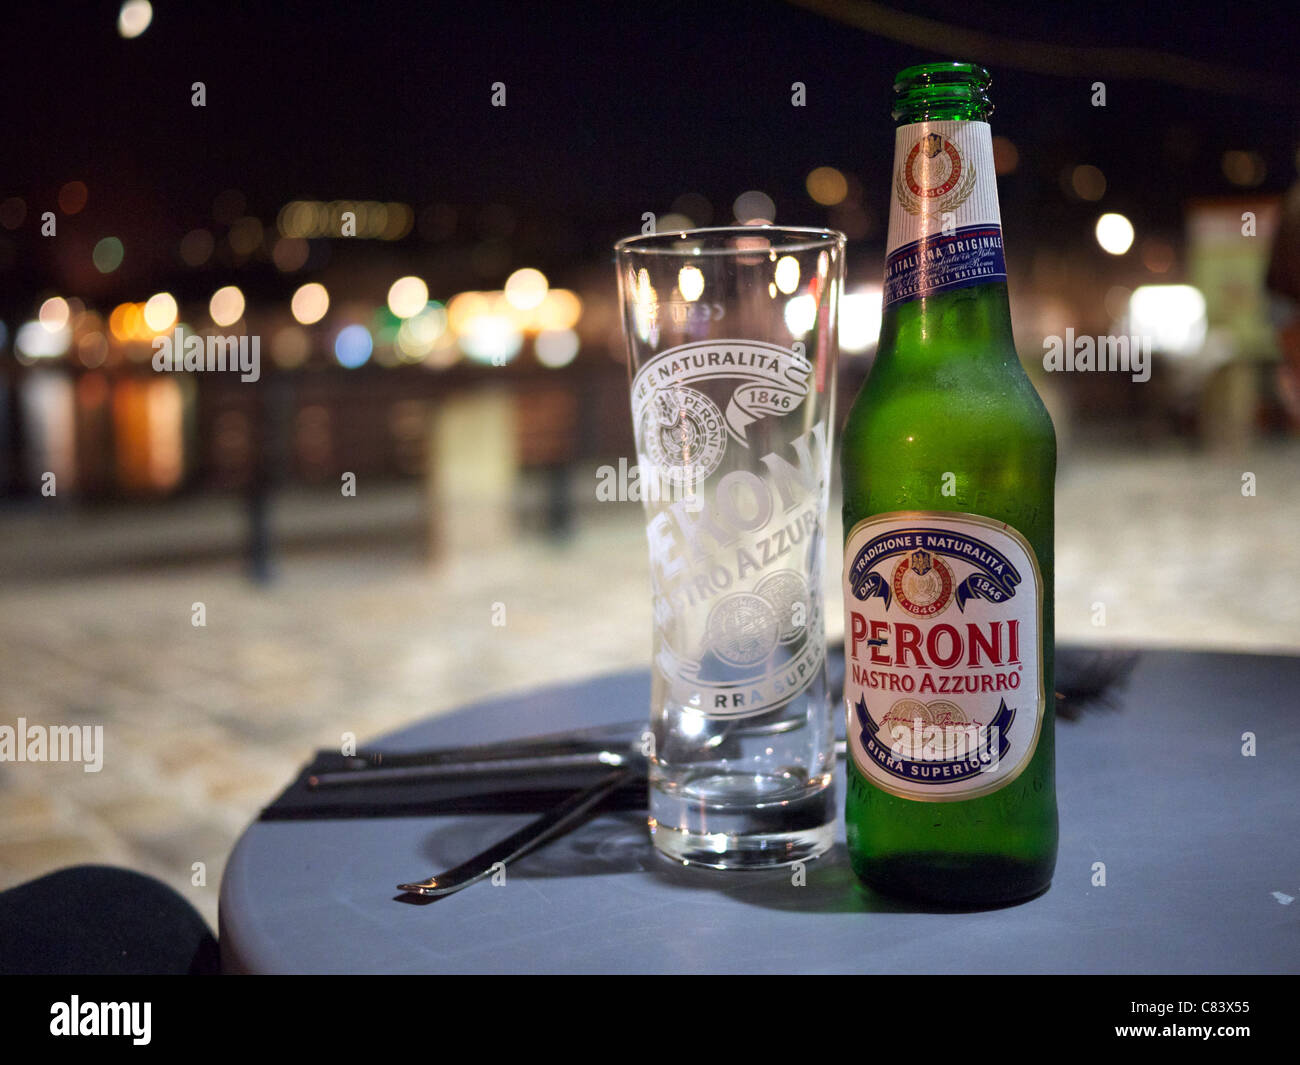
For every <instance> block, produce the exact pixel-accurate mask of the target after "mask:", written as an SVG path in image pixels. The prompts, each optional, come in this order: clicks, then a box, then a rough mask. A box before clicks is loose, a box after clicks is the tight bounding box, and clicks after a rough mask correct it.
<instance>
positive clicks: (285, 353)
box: [271, 325, 311, 370]
mask: <svg viewBox="0 0 1300 1065" xmlns="http://www.w3.org/2000/svg"><path fill="white" fill-rule="evenodd" d="M310 355H311V336H310V334H309V333H308V332H307V330H305V329H304V328H303V327H302V326H300V325H286V326H282V327H281V328H279V329H277V330H276V331H275V332H274V333H272V334H271V358H272V359H274V360H275V364H276V365H277V366H279V367H280V368H281V369H285V370H295V369H297V368H298V367H299V366H301V365H302V364H303V363H305V362H306V361H307V358H308V356H310Z"/></svg>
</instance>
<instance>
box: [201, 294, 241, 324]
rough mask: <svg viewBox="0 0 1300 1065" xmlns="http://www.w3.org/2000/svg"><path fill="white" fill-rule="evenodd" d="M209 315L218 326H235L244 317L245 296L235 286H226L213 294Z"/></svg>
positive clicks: (209, 302) (209, 305) (209, 303)
mask: <svg viewBox="0 0 1300 1065" xmlns="http://www.w3.org/2000/svg"><path fill="white" fill-rule="evenodd" d="M208 315H209V316H210V317H211V318H212V321H213V322H215V323H216V324H217V325H222V326H225V325H234V324H235V323H236V322H237V321H239V319H241V318H242V317H243V316H244V294H243V293H242V292H240V291H239V288H238V287H237V286H235V285H226V286H225V287H224V288H219V289H217V291H216V292H214V293H212V299H210V300H209V301H208Z"/></svg>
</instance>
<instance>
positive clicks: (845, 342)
mask: <svg viewBox="0 0 1300 1065" xmlns="http://www.w3.org/2000/svg"><path fill="white" fill-rule="evenodd" d="M883 303H884V293H883V290H882V289H880V288H867V289H863V290H862V291H860V292H850V293H847V294H846V295H844V296H843V297H842V298H841V299H840V349H841V350H843V351H848V352H852V353H857V352H860V351H866V350H867V349H868V348H870V347H871V346H872V345H874V344H875V343H876V341H878V340H879V339H880V321H881V317H882V315H883V313H884V307H883Z"/></svg>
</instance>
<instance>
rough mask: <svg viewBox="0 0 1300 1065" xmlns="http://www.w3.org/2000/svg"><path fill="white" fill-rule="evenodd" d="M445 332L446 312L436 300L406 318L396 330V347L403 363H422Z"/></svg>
mask: <svg viewBox="0 0 1300 1065" xmlns="http://www.w3.org/2000/svg"><path fill="white" fill-rule="evenodd" d="M446 331H447V311H446V309H445V308H444V307H443V306H442V304H441V303H438V302H437V301H436V300H434V301H432V302H430V303H428V304H426V305H425V308H424V310H422V311H420V313H419V314H416V315H413V316H412V317H410V318H407V319H406V321H404V322H403V323H402V324H401V326H400V327H399V328H398V330H397V340H396V347H397V351H398V354H399V356H400V357H401V359H402V360H403V361H404V362H422V361H423V360H424V359H426V358H428V356H429V355H430V354H431V353H432V352H433V349H434V348H435V347H436V346H437V344H438V341H439V340H441V339H442V336H443V334H444V333H445V332H446Z"/></svg>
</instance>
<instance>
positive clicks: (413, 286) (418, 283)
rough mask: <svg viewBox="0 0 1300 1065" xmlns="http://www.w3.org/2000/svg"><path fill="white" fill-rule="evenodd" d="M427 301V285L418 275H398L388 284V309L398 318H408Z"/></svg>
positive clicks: (417, 311) (417, 312)
mask: <svg viewBox="0 0 1300 1065" xmlns="http://www.w3.org/2000/svg"><path fill="white" fill-rule="evenodd" d="M428 302H429V286H428V285H426V284H425V283H424V282H423V281H422V280H421V279H420V278H418V277H399V278H398V279H397V280H396V281H394V282H393V283H392V285H391V286H389V289H388V309H389V310H390V311H392V312H393V314H395V315H396V316H397V317H398V318H410V317H412V316H413V315H416V314H419V313H420V312H421V311H422V310H424V307H425V304H427V303H428Z"/></svg>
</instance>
